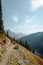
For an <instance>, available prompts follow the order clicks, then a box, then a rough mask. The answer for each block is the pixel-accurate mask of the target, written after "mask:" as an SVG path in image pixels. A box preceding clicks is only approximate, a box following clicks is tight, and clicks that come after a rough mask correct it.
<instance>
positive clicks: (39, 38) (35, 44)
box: [21, 32, 43, 55]
mask: <svg viewBox="0 0 43 65" xmlns="http://www.w3.org/2000/svg"><path fill="white" fill-rule="evenodd" d="M21 41H22V42H25V41H27V43H28V44H29V45H31V47H32V48H33V49H37V50H38V51H39V52H40V53H41V54H42V55H43V32H38V33H33V34H31V35H27V36H24V37H22V38H21Z"/></svg>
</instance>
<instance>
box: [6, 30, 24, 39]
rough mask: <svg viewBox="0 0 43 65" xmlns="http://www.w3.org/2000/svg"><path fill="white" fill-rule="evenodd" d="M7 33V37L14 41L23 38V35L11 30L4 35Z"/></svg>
mask: <svg viewBox="0 0 43 65" xmlns="http://www.w3.org/2000/svg"><path fill="white" fill-rule="evenodd" d="M7 32H8V35H9V37H11V38H15V39H20V38H21V37H23V36H25V35H24V34H23V33H14V32H12V31H11V30H6V31H5V33H6V34H7Z"/></svg>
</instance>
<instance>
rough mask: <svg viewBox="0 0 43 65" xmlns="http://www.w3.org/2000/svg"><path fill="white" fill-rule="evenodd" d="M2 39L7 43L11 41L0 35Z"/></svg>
mask: <svg viewBox="0 0 43 65" xmlns="http://www.w3.org/2000/svg"><path fill="white" fill-rule="evenodd" d="M0 39H2V40H5V42H6V43H7V42H8V41H10V40H9V39H8V38H7V37H6V36H5V35H4V34H0Z"/></svg>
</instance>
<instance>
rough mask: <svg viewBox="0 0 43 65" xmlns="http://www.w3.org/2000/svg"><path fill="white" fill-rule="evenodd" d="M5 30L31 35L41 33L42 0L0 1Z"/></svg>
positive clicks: (42, 27)
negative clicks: (0, 2)
mask: <svg viewBox="0 0 43 65" xmlns="http://www.w3.org/2000/svg"><path fill="white" fill-rule="evenodd" d="M2 13H3V22H4V28H5V30H8V29H10V30H11V31H13V32H15V33H24V34H31V33H36V32H41V31H43V0H2Z"/></svg>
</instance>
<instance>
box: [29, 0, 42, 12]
mask: <svg viewBox="0 0 43 65" xmlns="http://www.w3.org/2000/svg"><path fill="white" fill-rule="evenodd" d="M42 6H43V0H31V1H30V10H31V11H36V10H37V9H38V8H40V7H42Z"/></svg>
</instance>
